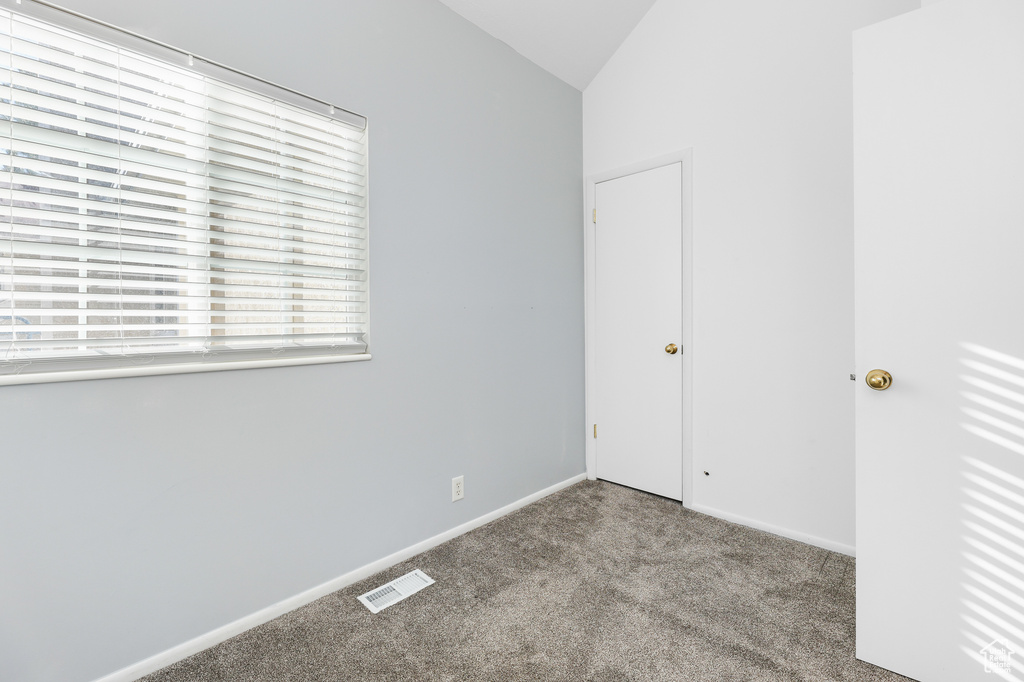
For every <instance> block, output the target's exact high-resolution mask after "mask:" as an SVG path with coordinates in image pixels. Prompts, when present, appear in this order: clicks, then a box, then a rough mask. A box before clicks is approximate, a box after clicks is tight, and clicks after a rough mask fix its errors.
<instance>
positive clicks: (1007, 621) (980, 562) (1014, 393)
mask: <svg viewBox="0 0 1024 682" xmlns="http://www.w3.org/2000/svg"><path fill="white" fill-rule="evenodd" d="M854 44H855V51H854V54H855V59H854V71H855V75H854V83H855V89H854V101H855V107H854V109H855V130H856V134H855V152H856V273H855V274H856V316H857V317H856V333H857V342H856V353H857V379H858V385H857V389H856V393H857V396H856V409H857V428H856V437H857V655H858V657H860V658H862V659H864V660H866V661H869V662H871V663H874V664H876V665H880V666H883V667H885V668H889V669H891V670H894V671H896V672H899V673H902V674H904V675H907V676H909V677H912V678H914V679H917V680H921V681H922V682H972V681H977V682H981V681H983V680H984V681H986V682H990V681H991V680H994V679H1006V680H1024V305H1022V303H1021V299H1022V297H1024V2H1021V1H1020V0H944V1H943V2H937V3H933V4H930V5H928V6H927V7H925V8H924V9H922V10H920V11H917V12H913V13H911V14H907V15H903V16H901V17H897V18H896V19H894V20H891V21H888V22H885V23H883V24H879V25H877V26H873V27H870V28H867V29H864V30H862V31H859V32H858V33H857V34H855V42H854ZM872 369H882V370H886V371H888V372H890V373H891V376H892V379H893V381H892V385H891V386H890V387H889V388H888V389H886V390H872V388H869V387H868V386H867V385H866V383H865V375H866V374H867V373H868V371H869V370H872Z"/></svg>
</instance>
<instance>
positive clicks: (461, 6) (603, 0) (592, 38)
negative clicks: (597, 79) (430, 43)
mask: <svg viewBox="0 0 1024 682" xmlns="http://www.w3.org/2000/svg"><path fill="white" fill-rule="evenodd" d="M441 2H443V3H444V4H445V5H447V6H448V7H450V8H451V9H453V10H455V11H456V12H458V13H459V14H461V15H462V16H463V17H465V18H466V19H468V20H469V21H471V22H473V23H474V24H476V25H477V26H479V27H480V28H482V29H483V30H484V31H487V32H488V33H490V34H491V35H492V36H494V37H495V38H497V39H498V40H501V41H503V42H505V43H507V44H508V45H509V46H510V47H512V49H514V50H515V51H517V52H518V53H519V54H521V55H523V56H524V57H526V58H527V59H529V60H530V61H532V62H534V63H535V64H537V65H538V66H540V67H542V68H544V69H546V70H547V71H549V72H551V73H553V74H554V75H556V76H558V77H559V78H561V79H562V80H563V81H565V82H566V83H568V84H569V85H572V86H573V87H575V88H577V89H578V90H584V89H585V88H586V87H587V85H589V84H590V81H591V80H593V79H594V76H596V75H597V72H598V71H600V70H601V67H603V66H604V65H605V63H606V62H607V61H608V59H609V58H610V57H611V56H612V55H613V54H614V53H615V51H616V50H617V49H618V48H619V45H621V44H622V42H623V41H624V40H625V39H626V37H627V36H628V35H629V34H630V32H632V30H633V29H634V28H635V27H636V25H637V24H638V23H639V22H640V19H642V18H643V16H644V15H645V14H646V13H647V10H649V9H650V8H651V5H653V4H654V2H655V0H441Z"/></svg>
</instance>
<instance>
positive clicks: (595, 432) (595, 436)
mask: <svg viewBox="0 0 1024 682" xmlns="http://www.w3.org/2000/svg"><path fill="white" fill-rule="evenodd" d="M594 438H597V424H594Z"/></svg>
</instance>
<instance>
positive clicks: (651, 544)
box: [143, 481, 907, 682]
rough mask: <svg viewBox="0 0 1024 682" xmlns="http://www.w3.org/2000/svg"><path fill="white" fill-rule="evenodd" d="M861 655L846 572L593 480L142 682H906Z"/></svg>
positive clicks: (812, 551)
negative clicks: (395, 592)
mask: <svg viewBox="0 0 1024 682" xmlns="http://www.w3.org/2000/svg"><path fill="white" fill-rule="evenodd" d="M413 568H419V569H421V570H423V571H424V572H426V573H427V575H429V576H430V577H432V578H433V579H434V580H436V581H437V582H436V583H435V584H434V585H431V586H429V587H427V588H426V589H424V590H422V591H421V592H419V593H417V594H415V595H413V596H412V597H410V598H408V599H406V600H405V601H403V602H400V603H398V604H396V605H394V606H391V607H389V608H387V609H385V610H384V611H382V612H381V613H380V614H377V615H373V614H371V613H370V612H369V611H368V610H367V609H366V608H365V607H364V606H363V605H362V604H361V603H359V602H358V601H356V596H358V595H360V594H363V593H364V592H367V591H368V590H370V589H372V588H374V587H377V586H379V585H381V584H383V583H385V582H387V581H389V580H392V579H394V578H396V577H398V576H400V575H403V574H405V573H407V572H408V571H410V570H412V569H413ZM853 651H854V560H853V559H851V558H850V557H847V556H843V555H840V554H834V553H832V552H828V551H825V550H822V549H818V548H816V547H811V546H809V545H804V544H801V543H798V542H793V541H791V540H786V539H783V538H780V537H778V536H775V535H769V534H767V533H762V532H760V531H756V530H751V529H749V528H744V527H742V526H737V525H734V524H731V523H727V522H725V521H720V520H718V519H715V518H712V517H709V516H704V515H702V514H698V513H696V512H691V511H687V510H686V509H683V508H682V507H681V506H680V505H679V504H678V503H675V502H671V501H669V500H665V499H662V498H659V497H654V496H652V495H647V494H645V493H641V492H638V491H635V490H631V489H628V488H623V487H620V486H616V485H613V484H610V483H603V482H592V481H585V482H583V483H579V484H577V485H574V486H572V487H571V488H568V489H566V490H563V491H561V492H559V493H556V494H554V495H552V496H550V497H547V498H545V499H543V500H541V501H539V502H537V503H535V504H532V505H530V506H528V507H525V508H524V509H521V510H519V511H518V512H515V513H513V514H510V515H509V516H506V517H504V518H502V519H499V520H497V521H495V522H493V523H491V524H489V525H487V526H484V527H483V528H479V529H477V530H475V531H473V532H471V533H468V534H466V535H463V536H461V537H459V538H456V539H454V540H452V541H450V542H447V543H445V544H443V545H440V546H439V547H436V548H434V549H432V550H430V551H427V552H425V553H423V554H421V555H419V556H417V557H415V558H413V559H411V560H410V561H407V562H405V563H402V564H400V565H398V566H395V567H393V568H391V569H389V570H387V571H385V572H383V573H381V574H378V575H376V576H374V577H372V578H369V579H367V580H364V581H362V582H360V583H357V584H355V585H352V586H351V587H349V588H347V589H344V590H340V591H338V592H335V593H334V594H330V595H328V596H326V597H324V598H322V599H319V600H317V601H316V602H313V603H312V604H309V605H308V606H305V607H303V608H300V609H298V610H296V611H293V612H291V613H289V614H286V615H285V616H282V617H281V618H278V619H276V620H274V621H271V622H269V623H266V624H265V625H261V626H259V627H257V628H254V629H252V630H250V631H248V632H245V633H243V634H241V635H239V636H237V637H235V638H233V639H231V640H229V641H227V642H225V643H223V644H220V645H218V646H215V647H213V648H211V649H208V650H206V651H204V652H202V653H199V654H197V655H195V656H192V657H191V658H188V659H186V660H184V661H181V662H179V663H177V664H175V665H172V666H170V667H168V668H165V669H164V670H162V671H160V672H157V673H154V674H152V675H150V676H148V677H145V678H143V679H144V680H146V682H204V681H208V680H230V681H232V682H233V681H236V680H237V681H242V680H244V681H246V682H257V681H260V682H263V681H266V682H284V681H286V680H287V681H291V680H294V681H302V682H312V681H314V680H317V681H319V680H324V681H326V680H330V681H331V682H339V681H349V680H382V681H383V680H394V681H396V682H397V681H401V682H406V681H410V680H411V681H420V680H422V681H429V680H473V681H474V682H476V681H481V682H482V681H491V680H493V681H495V682H498V681H501V682H511V681H513V680H600V681H611V680H637V681H640V680H642V681H645V682H647V681H657V680H666V681H667V680H673V681H675V680H685V681H688V682H703V681H710V680H715V681H724V680H730V681H735V682H754V681H757V682H760V681H769V680H770V681H772V682H776V681H779V682H782V681H787V682H788V681H791V680H792V681H795V680H801V681H805V682H827V681H833V680H850V681H856V682H883V681H886V682H887V681H897V680H906V679H907V678H904V677H901V676H899V675H896V674H893V673H891V672H888V671H885V670H882V669H880V668H875V667H874V666H871V665H868V664H866V663H862V662H860V661H857V660H856V659H855V658H854V655H853Z"/></svg>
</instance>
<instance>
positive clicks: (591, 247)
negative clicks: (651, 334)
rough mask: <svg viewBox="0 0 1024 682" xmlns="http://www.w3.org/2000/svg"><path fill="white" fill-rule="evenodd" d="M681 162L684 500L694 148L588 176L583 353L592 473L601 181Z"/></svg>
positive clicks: (688, 494) (688, 490) (689, 436)
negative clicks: (597, 209)
mask: <svg viewBox="0 0 1024 682" xmlns="http://www.w3.org/2000/svg"><path fill="white" fill-rule="evenodd" d="M675 163H678V164H680V168H681V171H682V173H681V175H682V187H681V190H682V191H681V193H680V197H681V200H682V204H683V205H682V206H681V209H682V210H681V214H682V217H683V219H682V225H681V226H680V229H681V230H682V243H683V253H682V269H683V272H682V281H683V291H682V300H683V311H682V312H683V338H682V341H681V344H680V345H682V347H683V357H682V361H683V414H682V415H681V417H682V420H683V452H682V458H683V506H684V507H690V506H691V505H692V503H693V471H692V469H693V429H692V425H693V390H692V389H693V324H692V323H693V200H692V198H693V149H692V148H691V149H684V150H681V151H677V152H671V153H669V154H664V155H662V156H657V157H654V158H652V159H647V160H646V161H639V162H637V163H632V164H629V165H628V166H621V167H619V168H615V169H613V170H609V171H605V172H603V173H596V174H594V175H589V176H587V178H586V180H585V195H586V207H585V208H586V211H585V213H584V217H583V254H584V255H583V277H584V287H583V288H584V335H585V338H584V357H585V364H586V367H585V370H584V375H585V386H586V388H585V391H586V408H585V412H586V419H587V423H586V434H585V439H586V455H587V478H589V479H590V480H594V479H596V478H597V447H598V445H597V440H596V439H595V438H594V431H593V429H594V424H595V423H596V422H595V414H594V411H595V410H594V405H596V398H597V394H596V391H595V376H596V370H595V368H594V355H595V353H594V350H593V349H594V339H595V338H596V332H595V330H594V315H595V308H594V306H595V301H596V291H597V274H596V267H595V265H596V261H595V259H596V257H597V249H596V247H597V230H596V226H595V224H594V221H593V215H594V208H595V205H596V199H597V185H598V183H601V182H606V181H608V180H616V179H618V178H622V177H626V176H627V175H635V174H637V173H643V172H644V171H649V170H654V169H656V168H662V167H664V166H671V165H672V164H675Z"/></svg>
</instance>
